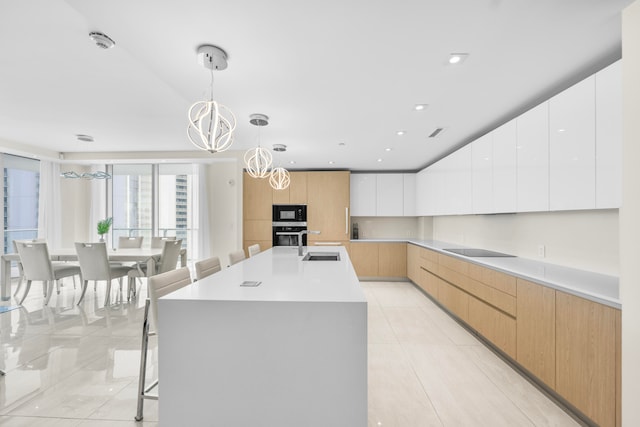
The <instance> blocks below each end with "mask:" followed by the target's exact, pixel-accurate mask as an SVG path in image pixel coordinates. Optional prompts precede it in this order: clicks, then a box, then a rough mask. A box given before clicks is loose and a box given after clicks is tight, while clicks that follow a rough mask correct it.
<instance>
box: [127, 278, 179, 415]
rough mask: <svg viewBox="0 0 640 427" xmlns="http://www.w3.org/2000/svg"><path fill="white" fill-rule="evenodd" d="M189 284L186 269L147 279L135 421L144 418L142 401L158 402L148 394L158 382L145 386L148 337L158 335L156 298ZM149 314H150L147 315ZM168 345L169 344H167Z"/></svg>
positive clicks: (153, 395) (152, 395) (153, 396)
mask: <svg viewBox="0 0 640 427" xmlns="http://www.w3.org/2000/svg"><path fill="white" fill-rule="evenodd" d="M190 283H191V274H190V273H189V268H188V267H182V268H179V269H177V270H172V271H167V272H164V273H161V274H157V275H155V276H151V277H149V280H148V284H147V286H148V289H149V298H147V300H146V302H145V306H144V320H143V322H142V345H141V351H140V375H139V378H138V406H137V410H136V416H135V419H136V421H142V419H143V418H144V414H143V412H144V400H145V399H151V400H158V395H157V394H149V393H150V392H151V391H152V390H153V389H154V388H155V387H156V386H157V385H158V380H155V381H154V382H152V383H151V384H150V385H149V386H148V387H147V386H145V383H146V380H147V369H146V368H147V354H148V350H149V337H150V336H154V335H157V334H158V298H160V297H163V296H165V295H167V294H169V293H170V292H173V291H176V290H178V289H181V288H183V287H185V286H187V285H189V284H190ZM149 312H151V313H149ZM151 319H153V328H154V331H152V330H151V328H150V323H151V322H150V320H151ZM169 344H170V343H169Z"/></svg>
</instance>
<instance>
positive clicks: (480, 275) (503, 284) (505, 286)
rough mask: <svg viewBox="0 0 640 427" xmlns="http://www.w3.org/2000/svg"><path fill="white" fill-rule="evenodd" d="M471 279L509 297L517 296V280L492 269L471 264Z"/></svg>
mask: <svg viewBox="0 0 640 427" xmlns="http://www.w3.org/2000/svg"><path fill="white" fill-rule="evenodd" d="M468 268H469V277H471V278H473V279H475V280H478V281H480V282H482V283H484V284H485V285H488V286H491V287H492V288H495V289H497V290H499V291H502V292H505V293H507V294H509V295H513V296H514V297H515V296H516V278H515V277H514V276H510V275H508V274H505V273H501V272H499V271H496V270H492V269H490V268H486V267H481V266H479V265H477V264H471V263H469V267H468Z"/></svg>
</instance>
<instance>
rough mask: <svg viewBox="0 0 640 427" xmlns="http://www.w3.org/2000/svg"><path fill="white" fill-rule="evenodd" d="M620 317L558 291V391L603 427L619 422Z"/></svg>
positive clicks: (611, 311)
mask: <svg viewBox="0 0 640 427" xmlns="http://www.w3.org/2000/svg"><path fill="white" fill-rule="evenodd" d="M618 316H619V313H618V310H616V309H613V308H611V307H607V306H604V305H602V304H598V303H595V302H592V301H588V300H585V299H583V298H578V297H575V296H573V295H568V294H565V293H563V292H559V291H556V391H557V392H558V393H560V394H561V395H562V396H563V397H564V398H566V399H567V400H568V401H569V402H571V403H572V404H573V405H575V406H576V407H577V408H578V409H579V410H581V411H582V412H584V413H585V414H586V415H587V416H588V417H589V418H591V419H592V420H593V421H595V422H596V423H597V424H598V425H600V426H614V425H615V423H616V319H617V317H618Z"/></svg>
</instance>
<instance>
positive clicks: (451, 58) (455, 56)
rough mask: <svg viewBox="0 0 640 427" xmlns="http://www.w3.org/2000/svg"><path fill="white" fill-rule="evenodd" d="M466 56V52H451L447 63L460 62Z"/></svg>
mask: <svg viewBox="0 0 640 427" xmlns="http://www.w3.org/2000/svg"><path fill="white" fill-rule="evenodd" d="M468 56H469V54H468V53H452V54H451V55H449V64H452V65H455V64H462V63H463V62H464V61H465V60H466V59H467V57H468Z"/></svg>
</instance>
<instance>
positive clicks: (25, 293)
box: [18, 280, 31, 305]
mask: <svg viewBox="0 0 640 427" xmlns="http://www.w3.org/2000/svg"><path fill="white" fill-rule="evenodd" d="M29 289H31V280H27V287H26V289H25V290H24V295H22V299H21V300H20V302H19V303H18V305H22V303H23V302H24V300H25V299H26V298H27V295H28V294H29Z"/></svg>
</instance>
